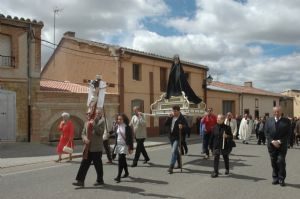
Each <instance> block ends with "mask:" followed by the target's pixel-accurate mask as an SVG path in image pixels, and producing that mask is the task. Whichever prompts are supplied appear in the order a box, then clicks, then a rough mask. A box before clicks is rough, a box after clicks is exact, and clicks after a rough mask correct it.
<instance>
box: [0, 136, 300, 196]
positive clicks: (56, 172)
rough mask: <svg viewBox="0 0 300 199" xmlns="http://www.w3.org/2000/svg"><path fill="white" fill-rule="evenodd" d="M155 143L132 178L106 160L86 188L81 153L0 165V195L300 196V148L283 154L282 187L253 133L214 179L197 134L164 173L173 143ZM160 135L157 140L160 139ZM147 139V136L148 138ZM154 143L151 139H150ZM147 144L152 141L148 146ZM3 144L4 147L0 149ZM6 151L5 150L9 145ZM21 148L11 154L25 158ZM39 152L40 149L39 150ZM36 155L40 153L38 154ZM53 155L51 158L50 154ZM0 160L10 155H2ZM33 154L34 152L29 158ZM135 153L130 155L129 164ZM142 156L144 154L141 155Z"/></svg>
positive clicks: (91, 173) (89, 177)
mask: <svg viewBox="0 0 300 199" xmlns="http://www.w3.org/2000/svg"><path fill="white" fill-rule="evenodd" d="M154 140H156V141H155V143H156V144H155V145H152V147H148V148H147V151H148V154H149V156H150V159H151V160H150V163H149V164H143V163H142V160H141V161H140V162H139V163H138V167H135V168H131V167H129V173H130V177H129V178H125V179H122V182H121V183H116V182H115V181H114V180H113V178H114V177H116V173H117V161H114V164H113V165H109V164H105V162H106V156H105V155H104V156H103V158H102V159H103V162H104V181H105V185H103V186H98V187H95V186H93V183H94V182H95V180H96V173H95V170H94V168H93V167H91V168H90V170H89V172H88V174H87V178H86V180H85V187H84V188H77V187H74V186H72V184H71V183H72V182H74V179H75V176H76V173H77V171H78V168H79V164H80V160H81V158H77V159H75V160H74V161H73V162H71V163H68V162H65V161H63V162H62V163H55V162H54V161H53V160H55V159H56V158H57V157H56V156H55V147H53V146H52V147H50V148H52V150H54V156H52V155H53V154H46V155H45V156H47V157H48V158H49V161H44V162H37V163H33V164H27V165H23V166H11V167H5V168H2V169H1V170H0V176H1V177H0V198H1V199H8V198H16V199H23V198H26V199H28V198H46V199H47V198H49V199H50V198H51V199H53V198H60V199H62V198H72V199H76V198H108V199H115V198H120V199H121V198H122V199H123V198H178V199H183V198H192V199H198V198H205V199H210V198H212V199H221V198H222V199H227V198H228V199H253V198H257V199H260V198H262V199H271V198H272V199H273V198H280V199H285V198H288V199H291V198H299V196H300V191H299V190H300V173H299V169H298V164H299V160H300V147H299V146H296V147H295V148H294V149H290V150H289V151H288V154H287V159H286V160H287V178H286V183H287V186H286V187H280V186H279V185H272V184H271V181H272V177H271V164H270V160H269V156H268V152H267V149H266V146H264V145H256V141H255V139H254V138H252V140H251V141H250V143H249V144H248V145H246V144H241V142H240V141H237V147H236V148H235V149H234V150H233V152H232V154H231V156H230V175H229V176H225V175H224V166H223V165H224V163H223V160H222V158H221V161H220V173H221V175H220V176H219V177H218V178H215V179H212V178H211V177H210V174H211V171H212V165H213V160H212V159H209V160H204V159H203V154H201V153H200V152H201V146H202V145H201V143H199V139H198V137H197V136H193V137H192V138H190V142H189V152H188V154H187V155H184V156H183V163H184V164H183V170H182V172H180V170H179V169H176V170H175V172H174V174H172V175H170V174H168V173H167V168H168V166H169V161H170V153H171V148H170V146H169V144H168V141H167V138H165V137H161V138H155V139H154ZM158 140H159V141H158ZM148 141H150V139H148ZM153 142H154V141H153ZM148 146H150V145H148ZM1 149H2V148H1ZM7 151H8V150H7ZM24 154H26V153H25V152H24V151H23V152H20V155H19V156H17V154H16V155H15V157H14V158H23V157H21V155H24ZM37 155H39V154H37ZM36 157H39V156H36ZM50 157H51V158H52V159H51V158H50ZM1 158H2V159H1V160H4V159H5V160H6V159H9V158H8V157H4V158H3V157H2V152H1ZM27 158H32V157H27ZM132 158H133V155H129V156H128V159H127V161H128V164H129V165H131V163H132ZM141 159H143V158H142V157H141Z"/></svg>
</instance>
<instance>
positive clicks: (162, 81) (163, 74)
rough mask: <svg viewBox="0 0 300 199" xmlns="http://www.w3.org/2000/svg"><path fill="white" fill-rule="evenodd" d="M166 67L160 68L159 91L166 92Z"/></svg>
mask: <svg viewBox="0 0 300 199" xmlns="http://www.w3.org/2000/svg"><path fill="white" fill-rule="evenodd" d="M167 83H168V82H167V69H166V68H162V67H161V68H160V91H161V92H166V91H167Z"/></svg>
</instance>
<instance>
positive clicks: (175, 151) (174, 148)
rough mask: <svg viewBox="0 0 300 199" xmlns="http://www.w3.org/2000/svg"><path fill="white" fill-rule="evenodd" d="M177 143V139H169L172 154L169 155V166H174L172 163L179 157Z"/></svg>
mask: <svg viewBox="0 0 300 199" xmlns="http://www.w3.org/2000/svg"><path fill="white" fill-rule="evenodd" d="M178 143H179V142H178V140H171V146H172V156H171V162H170V166H172V167H174V165H175V163H176V161H177V159H178V157H179V151H178Z"/></svg>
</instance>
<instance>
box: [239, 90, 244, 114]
mask: <svg viewBox="0 0 300 199" xmlns="http://www.w3.org/2000/svg"><path fill="white" fill-rule="evenodd" d="M239 96H240V115H242V116H243V115H244V113H243V110H244V107H243V104H244V103H243V94H239Z"/></svg>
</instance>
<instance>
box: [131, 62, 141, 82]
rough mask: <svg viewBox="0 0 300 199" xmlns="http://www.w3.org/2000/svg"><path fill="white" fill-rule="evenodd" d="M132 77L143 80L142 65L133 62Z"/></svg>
mask: <svg viewBox="0 0 300 199" xmlns="http://www.w3.org/2000/svg"><path fill="white" fill-rule="evenodd" d="M132 79H134V80H137V81H140V80H141V65H140V64H133V65H132Z"/></svg>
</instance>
